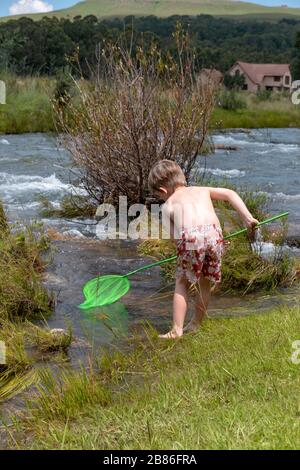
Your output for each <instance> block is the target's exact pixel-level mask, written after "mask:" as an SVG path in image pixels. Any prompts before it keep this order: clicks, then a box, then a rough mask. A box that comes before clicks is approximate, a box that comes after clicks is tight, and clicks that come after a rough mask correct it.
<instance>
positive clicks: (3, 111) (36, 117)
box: [0, 73, 55, 134]
mask: <svg viewBox="0 0 300 470" xmlns="http://www.w3.org/2000/svg"><path fill="white" fill-rule="evenodd" d="M0 79H1V80H3V81H5V82H6V88H7V103H6V104H5V105H0V134H1V133H2V134H22V133H26V132H52V131H54V130H55V126H54V121H53V116H52V106H51V97H52V95H53V90H54V86H55V80H54V79H49V78H46V77H45V78H43V77H16V76H14V75H11V74H4V73H0Z"/></svg>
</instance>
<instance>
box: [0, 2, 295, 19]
mask: <svg viewBox="0 0 300 470" xmlns="http://www.w3.org/2000/svg"><path fill="white" fill-rule="evenodd" d="M283 2H284V0H283ZM199 14H209V15H215V16H241V15H247V16H249V18H251V17H252V18H253V17H259V18H265V19H278V18H279V17H289V16H294V17H295V16H296V17H297V16H299V17H300V8H288V7H286V6H281V7H265V6H262V5H256V4H255V3H248V2H243V1H237V0H85V1H82V2H79V3H77V4H76V5H74V6H73V7H70V8H66V9H63V10H57V11H54V12H50V13H43V14H32V15H29V14H28V15H21V16H28V17H31V18H34V19H40V18H42V17H44V16H50V17H51V16H56V17H67V18H74V17H75V16H77V15H81V16H87V15H96V16H97V17H99V18H108V17H116V16H127V15H136V16H137V15H138V16H146V15H156V16H160V17H166V16H171V15H199ZM18 17H20V15H19V16H18ZM18 17H11V16H10V17H3V18H1V20H2V21H3V20H4V21H5V20H8V19H11V18H18Z"/></svg>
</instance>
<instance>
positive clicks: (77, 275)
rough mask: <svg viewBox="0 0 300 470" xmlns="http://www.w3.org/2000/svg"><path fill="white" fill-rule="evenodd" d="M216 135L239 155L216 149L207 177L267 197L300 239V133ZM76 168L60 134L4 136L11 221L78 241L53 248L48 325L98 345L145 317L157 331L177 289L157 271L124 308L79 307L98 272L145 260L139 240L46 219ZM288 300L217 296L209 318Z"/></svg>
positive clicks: (141, 280) (0, 149) (135, 287)
mask: <svg viewBox="0 0 300 470" xmlns="http://www.w3.org/2000/svg"><path fill="white" fill-rule="evenodd" d="M212 138H213V141H214V143H215V144H218V145H225V146H231V147H236V150H234V151H228V150H217V151H216V153H215V154H213V155H210V156H208V157H205V158H204V157H199V160H198V168H199V169H200V170H201V172H202V171H204V169H205V172H206V174H207V175H208V176H213V178H214V179H215V180H216V181H219V180H223V179H224V178H226V179H227V180H228V181H229V182H230V183H234V184H236V185H237V186H239V187H241V188H242V189H246V188H247V189H250V190H257V191H260V192H263V193H266V194H267V195H268V196H269V205H268V207H269V208H270V212H271V213H274V214H275V213H278V212H280V211H286V210H288V211H290V218H289V223H290V229H289V232H290V236H292V237H293V236H295V237H297V236H300V229H299V228H300V184H299V169H300V129H269V130H251V131H249V132H247V133H246V132H226V133H216V134H214V135H213V136H212ZM71 168H72V165H71V161H70V157H69V155H68V153H67V152H66V151H65V150H64V149H63V148H61V147H59V145H58V143H57V140H56V138H55V137H54V136H50V135H45V134H26V135H6V136H2V137H0V198H1V199H2V200H3V202H4V205H5V208H6V210H7V213H8V216H9V219H10V221H12V222H13V221H15V220H21V221H25V222H28V221H30V220H32V219H38V220H43V222H44V223H45V224H46V225H47V226H51V227H54V228H55V229H56V230H58V231H60V232H61V233H64V234H68V235H71V236H72V237H75V238H74V239H72V240H68V241H57V242H55V243H54V249H53V252H52V262H51V263H50V265H49V267H48V269H47V273H46V278H45V283H46V286H47V287H48V288H49V289H51V290H53V291H54V292H55V293H56V295H57V306H56V310H55V313H54V314H53V315H52V316H51V318H50V319H49V321H48V322H49V326H50V327H63V328H64V327H65V326H66V324H67V323H68V321H71V323H72V324H73V328H74V334H75V337H77V338H83V337H85V338H88V339H89V340H91V339H93V340H95V339H96V342H97V344H107V343H111V342H113V341H114V339H115V338H118V336H119V335H120V334H121V335H123V334H125V335H128V331H129V332H131V331H132V330H133V329H135V328H139V325H140V323H141V320H142V321H148V320H151V322H152V323H153V324H154V325H155V326H156V327H157V328H158V329H160V330H161V329H164V328H165V327H166V326H167V324H168V323H169V322H170V319H171V288H172V286H165V285H164V283H163V281H162V280H161V277H160V271H159V268H155V269H153V270H151V271H148V272H145V273H143V274H140V275H138V276H136V277H135V278H134V280H133V282H132V289H131V291H130V293H129V294H128V295H127V296H126V298H125V300H124V303H118V304H115V305H113V306H110V307H107V308H104V309H99V310H97V311H94V312H93V313H92V314H88V313H85V314H84V313H83V312H82V311H80V310H79V309H77V307H76V306H77V305H78V304H79V303H80V302H81V300H82V285H83V284H84V283H85V282H86V281H87V280H89V279H90V278H92V277H94V276H96V275H97V274H99V273H102V274H107V273H112V274H114V273H121V274H122V273H126V272H128V271H130V270H132V269H134V268H135V267H139V266H142V265H143V264H145V263H146V262H147V260H145V259H143V258H141V257H140V256H138V254H137V252H136V246H135V244H134V242H131V241H105V240H102V241H99V240H97V239H96V238H95V225H93V222H94V221H93V220H81V221H80V224H79V223H78V221H77V220H64V219H46V218H42V217H41V215H40V212H39V207H40V203H39V201H38V199H39V197H40V196H41V195H42V196H46V197H47V198H48V199H49V200H50V201H51V202H52V203H53V204H54V205H55V206H56V207H59V204H60V201H61V199H62V197H63V196H64V195H65V194H68V193H70V192H72V191H74V187H73V186H72V184H71V183H70V170H71ZM81 191H82V190H81ZM291 250H292V249H291ZM293 250H294V252H295V254H296V255H297V254H299V252H298V251H297V250H296V249H295V248H294V249H293ZM287 299H289V301H290V302H291V303H295V302H296V303H297V302H298V299H299V295H298V293H297V292H295V291H294V290H289V291H285V292H284V293H283V292H278V293H277V294H274V295H272V296H247V300H245V299H238V298H235V299H234V300H233V299H232V298H230V297H224V296H223V297H221V296H215V297H214V299H213V302H212V305H211V309H210V314H211V315H240V314H241V312H243V313H247V312H251V311H253V309H254V307H255V310H256V311H257V310H264V309H266V308H267V307H269V306H270V305H276V304H278V303H279V304H280V303H282V302H283V301H287ZM88 343H89V344H90V343H91V341H88ZM78 344H84V343H80V342H79V343H78ZM75 354H76V353H75Z"/></svg>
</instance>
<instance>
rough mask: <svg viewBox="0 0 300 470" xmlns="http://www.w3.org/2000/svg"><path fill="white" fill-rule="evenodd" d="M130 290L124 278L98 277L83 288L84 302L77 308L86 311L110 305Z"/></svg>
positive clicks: (114, 276)
mask: <svg viewBox="0 0 300 470" xmlns="http://www.w3.org/2000/svg"><path fill="white" fill-rule="evenodd" d="M129 289H130V282H129V279H128V278H127V277H126V276H118V275H108V276H100V277H96V278H94V279H92V280H91V281H89V282H88V283H87V284H86V285H85V286H84V288H83V294H84V297H85V301H84V302H83V303H82V304H81V305H79V308H81V309H83V310H87V309H89V308H94V307H102V306H104V305H110V304H113V303H114V302H116V301H117V300H119V299H120V298H121V297H123V295H125V294H126V293H127V292H128V291H129Z"/></svg>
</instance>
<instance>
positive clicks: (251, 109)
mask: <svg viewBox="0 0 300 470" xmlns="http://www.w3.org/2000/svg"><path fill="white" fill-rule="evenodd" d="M237 98H238V99H239V100H241V102H242V103H243V106H244V107H242V108H241V109H236V110H228V109H223V108H222V107H219V106H216V107H215V109H214V111H213V114H212V117H211V124H210V125H211V128H212V129H229V128H239V127H241V128H245V129H250V128H266V127H269V128H274V127H278V128H283V127H300V106H296V105H294V104H293V103H292V101H291V97H290V96H286V95H282V94H277V93H273V94H271V95H270V96H269V97H267V96H266V97H265V98H264V99H259V97H257V96H256V95H254V94H251V93H248V92H239V93H237Z"/></svg>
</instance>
